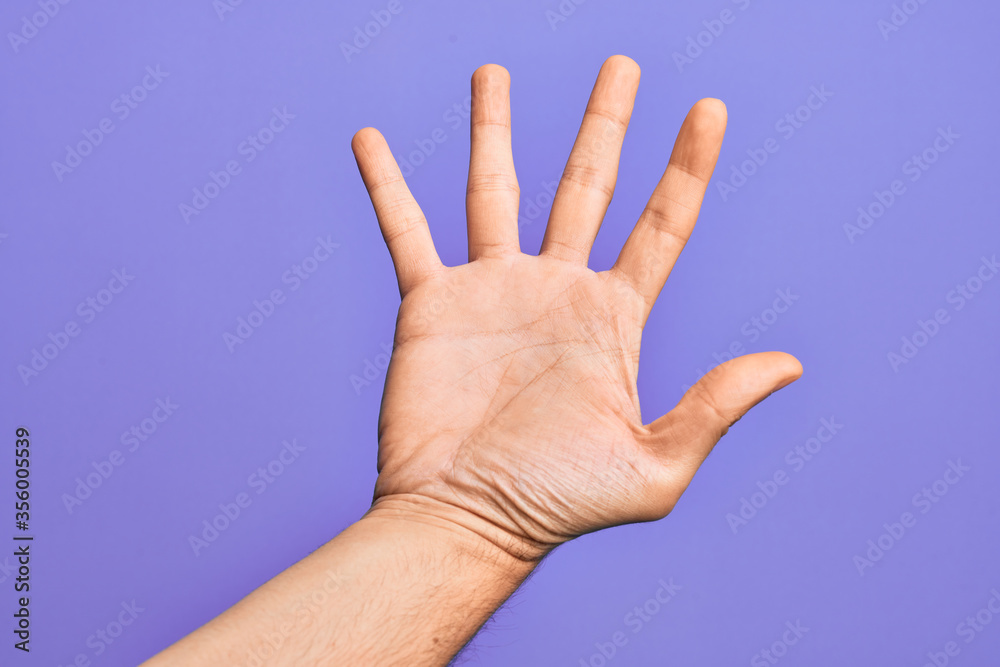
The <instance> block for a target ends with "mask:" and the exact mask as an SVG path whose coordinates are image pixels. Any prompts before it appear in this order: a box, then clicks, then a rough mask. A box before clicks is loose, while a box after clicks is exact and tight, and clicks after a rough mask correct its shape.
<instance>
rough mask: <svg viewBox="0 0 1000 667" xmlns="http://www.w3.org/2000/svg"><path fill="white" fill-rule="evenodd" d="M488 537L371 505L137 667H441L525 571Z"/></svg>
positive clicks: (445, 521)
mask: <svg viewBox="0 0 1000 667" xmlns="http://www.w3.org/2000/svg"><path fill="white" fill-rule="evenodd" d="M489 530H490V528H489V527H488V526H479V525H469V523H468V521H467V520H466V517H461V519H460V520H457V521H456V520H455V519H454V518H445V517H442V516H441V513H440V512H437V511H436V508H434V510H432V509H431V508H428V507H424V506H422V505H415V504H413V503H411V502H408V501H390V502H384V503H379V504H377V505H376V507H374V508H372V510H370V511H369V512H368V513H367V514H365V516H364V517H363V518H362V519H361V520H360V521H358V522H357V523H355V524H354V525H352V526H350V527H349V528H347V530H345V531H344V532H342V533H341V534H340V535H338V536H337V537H336V538H335V539H333V540H331V541H330V542H329V543H327V544H326V545H324V546H323V547H321V548H320V549H318V550H317V551H316V552H314V553H313V554H311V555H310V556H308V557H307V558H305V559H303V560H302V561H300V562H299V563H296V564H295V565H294V566H292V567H291V568H289V569H288V570H286V571H285V572H283V573H281V574H279V575H278V576H277V577H275V578H274V579H272V580H271V581H269V582H267V583H266V584H264V585H263V586H261V587H260V588H259V589H257V590H256V591H254V592H253V593H251V594H250V595H249V596H248V597H246V598H245V599H244V600H242V601H241V602H240V603H238V604H237V605H236V606H234V607H233V608H231V609H230V610H228V611H227V612H226V613H224V614H222V615H221V616H219V617H218V618H216V619H215V620H213V621H212V622H210V623H208V624H207V625H205V626H204V627H202V628H200V629H199V630H197V631H196V632H194V633H192V634H191V635H189V636H188V637H186V638H184V639H183V640H181V641H180V642H178V643H177V644H174V645H173V646H171V647H170V648H168V649H167V650H165V651H164V652H162V653H160V654H159V655H157V656H155V657H154V658H152V659H151V660H150V661H149V662H147V663H146V664H147V665H148V666H149V667H159V666H161V665H172V664H183V665H195V666H200V665H206V666H209V665H210V666H211V667H218V665H220V664H225V665H250V664H263V665H276V666H277V665H296V666H308V665H377V666H382V665H407V666H415V665H444V664H446V663H447V662H448V661H449V660H450V659H451V657H453V656H454V655H455V654H456V653H457V652H458V651H459V650H460V649H461V648H462V646H464V645H465V643H466V642H467V641H468V640H469V639H470V638H471V637H472V636H473V635H474V634H475V633H476V631H477V630H478V629H479V628H480V627H481V626H482V624H483V623H485V622H486V620H487V619H489V617H490V616H491V615H492V613H493V612H494V611H495V610H496V609H497V608H498V607H499V606H500V605H501V604H502V603H503V602H504V600H506V599H507V597H509V596H510V595H511V593H513V592H514V590H516V589H517V587H518V586H519V585H520V584H521V582H523V581H524V579H525V578H526V577H527V576H528V575H529V574H530V573H531V571H532V570H533V569H534V567H535V565H536V564H537V561H535V560H526V559H524V558H519V557H516V556H514V555H511V553H510V551H511V550H510V549H509V548H508V545H501V544H499V542H500V540H499V539H498V536H497V535H490V534H489Z"/></svg>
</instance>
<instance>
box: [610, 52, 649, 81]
mask: <svg viewBox="0 0 1000 667" xmlns="http://www.w3.org/2000/svg"><path fill="white" fill-rule="evenodd" d="M605 68H606V69H607V70H608V71H609V72H610V73H612V74H614V75H616V76H622V77H627V78H629V79H638V78H639V77H640V76H641V74H642V68H641V67H639V63H637V62H636V61H634V60H632V59H631V58H629V57H628V56H625V55H621V54H617V55H613V56H611V57H610V58H608V59H607V60H605V61H604V65H602V66H601V69H605Z"/></svg>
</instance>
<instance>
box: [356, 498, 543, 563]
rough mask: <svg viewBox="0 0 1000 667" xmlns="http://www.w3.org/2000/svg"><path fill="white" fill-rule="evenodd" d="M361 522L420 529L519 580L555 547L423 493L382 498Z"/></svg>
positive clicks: (456, 551)
mask: <svg viewBox="0 0 1000 667" xmlns="http://www.w3.org/2000/svg"><path fill="white" fill-rule="evenodd" d="M361 520H362V521H368V522H381V523H385V524H386V525H393V524H395V525H396V526H399V527H403V526H405V527H406V528H407V530H411V529H416V530H419V531H420V532H421V533H424V534H426V535H427V537H428V538H431V539H434V540H443V541H444V542H445V543H446V544H447V545H448V548H449V550H451V551H452V552H454V553H459V554H462V555H464V556H466V557H468V558H471V559H473V560H474V561H476V562H479V563H481V564H483V565H484V566H485V567H487V568H488V569H493V570H496V571H497V573H498V574H500V575H505V574H506V575H509V576H511V577H514V578H516V579H517V580H518V581H520V580H523V579H524V578H525V577H527V575H528V574H529V573H530V572H531V571H532V570H533V569H534V568H535V567H537V566H538V564H539V563H540V562H541V561H542V559H543V558H544V557H545V556H546V555H548V553H549V552H550V551H551V550H552V545H548V544H543V543H540V542H535V541H533V540H530V539H527V538H524V537H520V536H516V535H513V534H511V533H510V532H509V531H507V530H505V529H504V528H503V527H501V526H498V525H497V524H495V523H493V522H491V521H489V520H488V519H486V518H484V517H481V516H479V515H477V514H475V513H473V512H470V511H468V510H465V509H463V508H461V507H457V506H455V505H451V504H449V503H445V502H442V501H440V500H436V499H434V498H430V497H428V496H424V495H420V494H413V493H402V494H393V495H385V496H380V497H378V498H376V499H375V501H374V502H373V503H372V506H371V508H370V509H369V510H368V511H367V512H366V513H365V515H364V516H363V517H362V519H361Z"/></svg>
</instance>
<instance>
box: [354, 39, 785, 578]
mask: <svg viewBox="0 0 1000 667" xmlns="http://www.w3.org/2000/svg"><path fill="white" fill-rule="evenodd" d="M638 82H639V68H638V66H637V65H636V64H635V63H634V62H633V61H632V60H630V59H628V58H626V57H624V56H614V57H612V58H610V59H609V60H608V61H607V62H606V63H605V64H604V66H603V67H602V69H601V72H600V74H599V76H598V79H597V83H596V85H595V87H594V91H593V94H592V95H591V98H590V101H589V103H588V105H587V110H586V113H585V115H584V119H583V124H582V127H581V129H580V133H579V135H578V137H577V141H576V144H575V145H574V147H573V151H572V153H571V155H570V158H569V161H568V163H567V165H566V169H565V170H564V172H563V176H562V179H561V181H560V184H559V189H558V191H557V193H556V196H555V199H554V201H553V205H552V212H551V215H550V218H549V222H548V227H547V229H546V233H545V238H544V241H543V243H542V248H541V252H540V253H539V255H538V256H533V255H525V254H523V253H522V252H521V251H520V248H519V243H518V234H517V229H518V224H517V219H518V203H519V191H518V186H517V179H516V176H515V173H514V164H513V158H512V155H511V144H510V103H509V91H510V79H509V76H508V74H507V72H506V70H504V69H503V68H502V67H499V66H497V65H486V66H484V67H481V68H480V69H479V70H477V71H476V73H475V74H474V75H473V78H472V97H473V107H472V155H471V164H470V169H469V181H468V197H467V218H468V233H469V263H468V264H465V265H463V266H458V267H445V266H444V265H442V264H441V261H440V259H439V258H438V256H437V253H436V251H435V249H434V245H433V242H432V240H431V236H430V232H429V229H428V226H427V222H426V220H425V219H424V217H423V214H422V213H421V211H420V208H419V206H418V205H417V203H416V202H415V201H414V199H413V197H412V195H411V194H410V192H409V190H408V188H407V187H406V184H405V183H404V181H403V178H402V176H401V174H400V172H399V169H398V167H397V165H396V163H395V160H394V159H393V157H392V154H391V152H390V150H389V148H388V146H387V145H386V142H385V140H384V139H383V138H382V136H381V135H380V134H379V133H378V132H377V131H376V130H374V129H371V128H366V129H364V130H361V131H360V132H358V133H357V135H356V136H355V138H354V141H353V148H354V153H355V156H356V158H357V161H358V167H359V169H360V171H361V175H362V178H363V179H364V182H365V186H366V187H367V189H368V192H369V194H370V195H371V199H372V203H373V205H374V208H375V211H376V214H377V216H378V220H379V225H380V227H381V230H382V234H383V236H384V238H385V241H386V244H387V246H388V247H389V251H390V254H391V255H392V259H393V263H394V265H395V267H396V274H397V278H398V281H399V287H400V293H401V295H402V303H401V306H400V311H399V319H398V322H397V327H396V337H395V349H394V351H393V354H392V361H391V363H390V365H389V370H388V375H387V378H386V387H385V394H384V397H383V401H382V411H381V415H380V420H379V459H378V469H379V476H378V480H377V482H376V488H375V505H376V506H380V505H381V506H385V507H394V508H397V509H399V510H402V511H408V512H412V513H413V515H414V516H421V517H424V518H427V519H428V520H430V519H432V518H433V519H434V520H444V521H453V522H455V523H456V524H458V525H461V526H463V527H465V528H469V529H472V530H474V531H476V532H478V533H480V534H481V535H483V536H484V537H486V538H487V539H489V540H491V541H493V542H496V543H498V544H501V545H502V546H503V547H504V548H506V549H508V550H510V551H511V552H512V553H515V554H516V555H518V556H519V557H522V558H526V559H537V558H540V557H542V556H544V554H545V553H547V552H548V551H549V550H551V549H552V548H554V547H555V546H557V545H558V544H561V543H563V542H565V541H567V540H569V539H572V538H573V537H576V536H578V535H581V534H583V533H586V532H590V531H594V530H598V529H600V528H604V527H607V526H612V525H617V524H622V523H630V522H636V521H651V520H655V519H659V518H662V517H663V516H665V515H666V514H667V513H669V512H670V510H671V509H672V508H673V506H674V504H675V503H676V502H677V499H678V498H679V497H680V495H681V493H683V491H684V489H685V488H686V487H687V485H688V484H689V483H690V481H691V478H692V477H693V475H694V473H695V471H696V470H697V469H698V466H699V465H701V463H702V461H703V460H704V459H705V457H706V456H707V455H708V453H709V452H710V451H711V449H712V447H713V446H714V445H715V443H716V442H717V441H718V440H719V438H720V437H721V436H722V435H724V434H725V432H726V430H727V429H728V428H729V426H730V425H732V423H733V422H735V421H736V420H737V419H739V418H740V417H741V416H742V415H743V414H744V413H745V412H746V411H747V410H749V409H750V408H751V407H752V406H753V405H755V404H756V403H758V402H759V401H761V400H762V399H764V398H765V397H766V396H768V395H769V394H770V393H772V392H774V391H776V390H777V389H779V388H781V387H783V386H785V385H787V384H789V383H790V382H792V381H794V380H795V379H797V378H798V377H799V376H800V374H801V372H802V369H801V366H800V365H799V362H798V361H797V360H796V359H795V358H794V357H791V356H790V355H787V354H784V353H781V352H765V353H760V354H753V355H747V356H744V357H740V358H737V359H733V360H731V361H729V362H726V363H724V364H722V365H721V366H719V367H718V368H717V369H716V370H713V371H712V372H711V373H710V374H708V375H706V376H705V377H703V378H702V379H701V380H700V381H699V382H698V383H696V384H695V386H694V387H692V388H691V389H690V390H689V391H688V392H687V393H686V394H685V396H684V397H683V398H682V400H681V402H680V403H679V404H678V405H677V406H676V407H675V408H674V409H673V410H671V411H670V412H669V413H667V414H666V415H664V416H663V417H661V418H659V419H657V420H655V421H653V422H652V423H650V424H645V423H644V422H643V420H642V416H641V413H640V409H639V399H638V392H637V389H636V379H637V374H638V362H639V347H640V338H641V334H642V329H643V326H644V325H645V322H646V319H647V317H648V315H649V311H650V308H652V306H653V303H654V302H655V300H656V298H657V296H658V295H659V293H660V290H661V289H662V287H663V285H664V283H665V281H666V279H667V276H668V274H669V273H670V270H671V268H672V266H673V264H674V262H675V261H676V259H677V256H678V255H679V254H680V252H681V250H682V248H683V247H684V244H685V243H686V241H687V239H688V237H689V236H690V234H691V231H692V229H693V228H694V224H695V220H696V218H697V215H698V210H699V208H700V206H701V201H702V197H703V196H704V192H705V188H706V187H707V184H708V181H709V178H710V177H711V174H712V170H713V169H714V167H715V162H716V159H717V157H718V153H719V149H720V146H721V143H722V137H723V134H724V132H725V125H726V111H725V106H724V105H723V104H722V103H721V102H719V101H718V100H713V99H705V100H701V101H700V102H698V103H697V104H696V105H695V106H694V107H693V108H692V109H691V112H690V113H689V114H688V116H687V118H686V119H685V121H684V124H683V126H682V127H681V130H680V132H679V134H678V137H677V141H676V143H675V145H674V149H673V152H672V154H671V157H670V161H669V164H668V166H667V168H666V171H665V173H664V175H663V178H662V179H661V180H660V183H659V184H658V185H657V187H656V189H655V191H654V192H653V195H652V197H651V198H650V201H649V203H648V205H647V207H646V209H645V211H644V212H643V214H642V216H641V217H640V219H639V221H638V223H637V225H636V227H635V229H634V230H633V231H632V233H631V235H630V236H629V238H628V240H627V242H626V244H625V247H624V248H623V249H622V251H621V254H620V256H619V258H618V260H617V262H616V263H615V265H614V267H613V268H611V269H610V270H608V271H603V272H599V273H597V272H594V271H591V270H590V269H589V268H588V267H587V259H588V256H589V254H590V249H591V246H592V245H593V242H594V239H595V237H596V235H597V232H598V229H599V228H600V225H601V222H602V220H603V218H604V215H605V213H606V211H607V208H608V205H609V203H610V201H611V196H612V193H613V191H614V186H615V181H616V178H617V172H618V158H619V154H620V151H621V145H622V140H623V138H624V134H625V129H626V127H627V125H628V121H629V117H630V115H631V111H632V105H633V102H634V99H635V94H636V90H637V87H638Z"/></svg>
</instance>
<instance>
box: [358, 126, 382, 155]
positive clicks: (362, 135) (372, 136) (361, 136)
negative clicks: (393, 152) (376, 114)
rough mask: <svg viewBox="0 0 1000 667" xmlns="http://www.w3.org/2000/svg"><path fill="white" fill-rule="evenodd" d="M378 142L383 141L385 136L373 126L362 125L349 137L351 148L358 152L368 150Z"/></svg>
mask: <svg viewBox="0 0 1000 667" xmlns="http://www.w3.org/2000/svg"><path fill="white" fill-rule="evenodd" d="M378 142H385V137H383V136H382V133H381V132H379V131H378V130H376V129H375V128H374V127H364V128H361V129H360V130H358V131H357V132H355V133H354V137H353V138H352V139H351V149H352V150H353V151H354V152H355V153H358V152H359V151H361V150H364V151H368V150H370V148H371V147H372V146H373V145H374V144H375V143H378Z"/></svg>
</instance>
